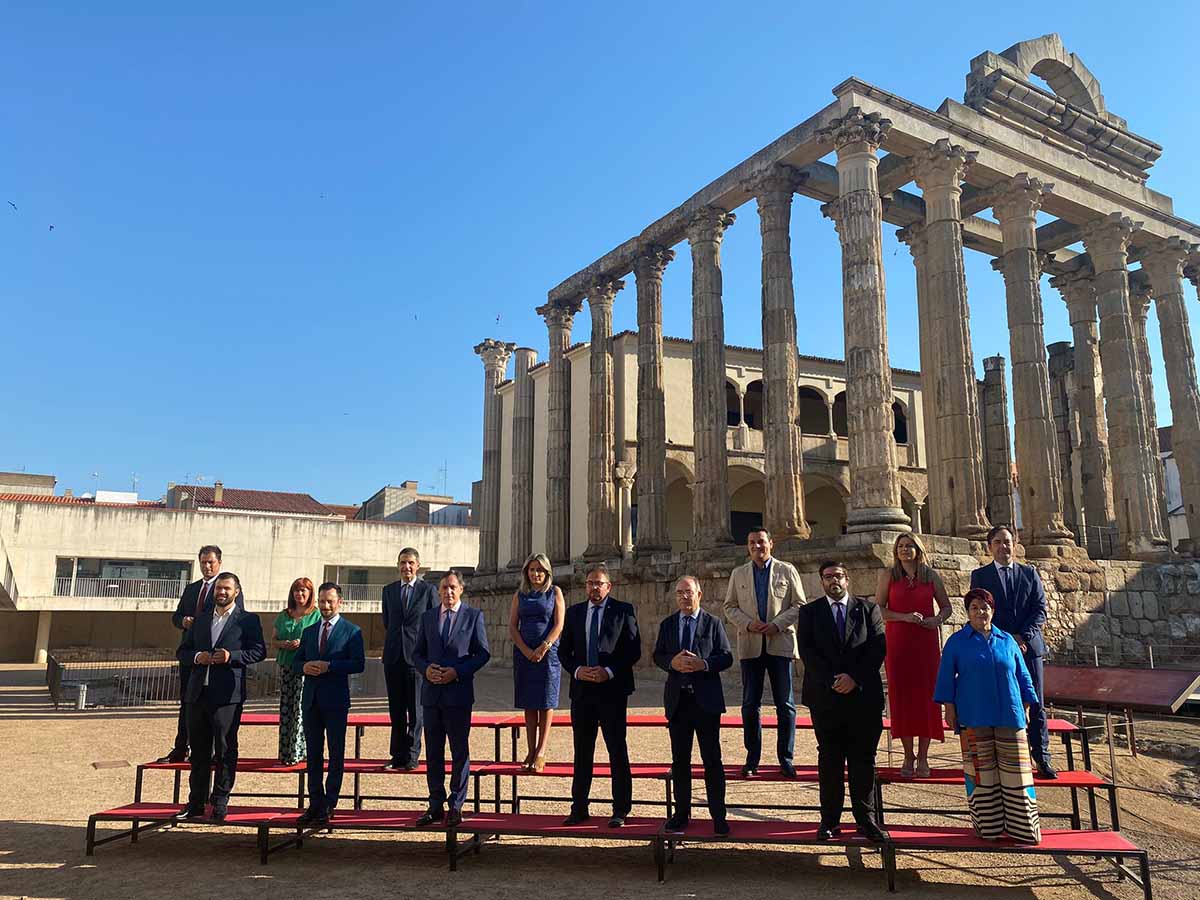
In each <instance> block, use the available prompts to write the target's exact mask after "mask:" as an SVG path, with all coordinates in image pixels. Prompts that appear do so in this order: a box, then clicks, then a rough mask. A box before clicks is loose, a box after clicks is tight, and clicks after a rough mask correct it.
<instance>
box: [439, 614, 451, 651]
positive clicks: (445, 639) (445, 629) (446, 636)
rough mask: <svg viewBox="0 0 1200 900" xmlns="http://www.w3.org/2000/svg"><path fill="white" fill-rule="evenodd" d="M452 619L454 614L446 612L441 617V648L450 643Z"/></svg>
mask: <svg viewBox="0 0 1200 900" xmlns="http://www.w3.org/2000/svg"><path fill="white" fill-rule="evenodd" d="M453 617H454V613H452V612H449V611H447V612H446V614H445V615H444V616H443V617H442V646H443V647H445V646H446V645H447V644H448V643H450V620H451V619H452V618H453Z"/></svg>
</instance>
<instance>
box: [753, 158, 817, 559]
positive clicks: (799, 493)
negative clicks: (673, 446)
mask: <svg viewBox="0 0 1200 900" xmlns="http://www.w3.org/2000/svg"><path fill="white" fill-rule="evenodd" d="M802 180H803V179H802V177H801V176H800V174H799V173H798V172H797V171H796V170H795V169H793V168H792V167H791V166H783V165H776V166H774V167H772V168H771V169H769V170H767V171H766V172H765V173H763V174H762V175H760V176H758V177H757V178H755V179H752V180H751V181H749V182H747V183H746V184H745V188H746V190H747V191H748V192H749V193H751V194H753V195H754V197H755V198H756V199H757V200H758V222H759V228H760V230H761V232H762V336H763V458H764V460H763V461H764V467H763V468H764V475H765V479H766V506H765V510H764V512H765V515H764V516H763V523H764V524H765V525H766V527H767V528H768V529H769V530H770V532H771V536H772V537H773V538H774V540H776V541H781V540H787V539H799V540H807V539H808V538H809V537H810V536H811V535H812V530H811V529H810V528H809V527H808V522H806V521H805V519H804V453H803V445H802V441H801V437H800V426H799V424H797V421H796V420H797V418H798V416H799V415H800V398H799V396H798V395H797V383H798V380H799V368H798V365H797V362H796V297H795V292H794V289H793V286H792V236H791V222H792V193H793V192H794V191H795V189H796V186H797V185H798V184H799V183H800V181H802Z"/></svg>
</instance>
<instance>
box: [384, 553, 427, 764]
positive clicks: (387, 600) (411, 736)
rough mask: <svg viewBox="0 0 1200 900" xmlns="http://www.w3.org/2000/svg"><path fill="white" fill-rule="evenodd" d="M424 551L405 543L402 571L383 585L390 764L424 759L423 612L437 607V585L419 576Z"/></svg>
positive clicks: (399, 566) (400, 561)
mask: <svg viewBox="0 0 1200 900" xmlns="http://www.w3.org/2000/svg"><path fill="white" fill-rule="evenodd" d="M420 568H421V555H420V554H419V553H418V552H417V551H416V548H414V547H405V548H404V549H403V550H401V551H400V555H399V557H398V558H397V560H396V569H397V571H398V572H399V574H400V578H399V580H398V581H393V582H392V583H391V584H389V585H387V587H385V588H384V589H383V627H384V630H385V631H386V632H387V636H386V637H385V638H384V639H383V677H384V680H385V681H386V682H387V695H388V715H389V717H390V718H391V720H392V736H391V745H390V747H389V754H388V755H389V757H390V759H389V760H388V763H387V765H386V766H384V768H385V769H389V770H391V771H400V770H404V771H412V770H413V769H415V768H416V767H417V764H418V763H419V762H420V761H421V672H420V670H419V669H418V668H417V666H416V664H415V663H414V662H413V648H414V647H416V645H417V631H418V630H419V629H420V627H421V616H423V615H425V613H427V612H429V610H431V609H437V605H438V595H437V590H436V589H435V588H434V586H433V585H432V584H430V583H429V582H428V581H425V580H424V579H423V578H418V577H417V572H418V571H419V570H420Z"/></svg>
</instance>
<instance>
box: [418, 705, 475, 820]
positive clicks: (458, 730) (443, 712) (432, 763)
mask: <svg viewBox="0 0 1200 900" xmlns="http://www.w3.org/2000/svg"><path fill="white" fill-rule="evenodd" d="M424 712H425V737H426V738H427V742H426V746H425V783H426V784H427V785H428V786H429V808H430V809H444V808H445V806H446V801H447V797H446V739H447V738H449V740H450V761H451V762H450V796H449V802H450V808H451V809H462V807H463V803H464V802H465V801H466V799H467V782H468V781H469V780H470V778H471V707H469V706H426V707H425V710H424Z"/></svg>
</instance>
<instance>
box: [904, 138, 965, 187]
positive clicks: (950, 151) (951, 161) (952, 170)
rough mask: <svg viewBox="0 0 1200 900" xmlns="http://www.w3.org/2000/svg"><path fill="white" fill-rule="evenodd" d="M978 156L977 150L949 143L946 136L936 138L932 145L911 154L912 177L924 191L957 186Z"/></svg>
mask: <svg viewBox="0 0 1200 900" xmlns="http://www.w3.org/2000/svg"><path fill="white" fill-rule="evenodd" d="M978 156H979V151H978V150H968V149H967V148H966V147H963V146H960V145H959V144H951V143H950V140H949V139H948V138H938V140H937V141H936V142H934V144H933V146H931V147H926V148H925V149H924V150H919V151H917V152H916V153H914V154H913V156H912V162H911V166H912V173H913V179H914V180H915V181H916V182H917V187H919V188H920V189H921V190H922V191H925V192H929V191H936V190H938V189H939V188H940V189H942V190H947V189H950V188H957V187H958V185H959V182H961V181H962V180H963V176H965V175H966V172H967V169H969V168H970V167H971V166H972V165H973V164H974V162H975V159H976V157H978Z"/></svg>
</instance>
